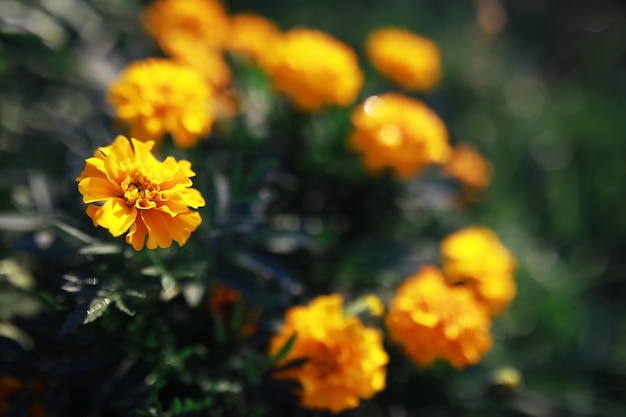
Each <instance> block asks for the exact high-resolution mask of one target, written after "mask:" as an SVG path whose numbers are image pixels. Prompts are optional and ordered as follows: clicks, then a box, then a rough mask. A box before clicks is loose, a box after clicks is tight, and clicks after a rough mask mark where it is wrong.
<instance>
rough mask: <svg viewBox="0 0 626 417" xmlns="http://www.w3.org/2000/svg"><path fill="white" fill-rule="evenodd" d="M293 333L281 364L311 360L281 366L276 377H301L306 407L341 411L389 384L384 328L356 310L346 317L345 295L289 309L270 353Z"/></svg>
mask: <svg viewBox="0 0 626 417" xmlns="http://www.w3.org/2000/svg"><path fill="white" fill-rule="evenodd" d="M294 334H296V339H295V341H294V344H293V346H292V348H291V349H290V351H289V352H288V354H287V355H286V357H284V358H283V359H281V360H280V361H279V362H278V363H277V366H281V365H284V364H286V363H288V362H291V361H293V360H295V359H302V358H306V359H307V361H306V362H305V363H304V364H303V365H302V366H299V367H292V368H289V369H286V370H280V369H279V370H277V371H276V377H277V378H279V379H286V380H296V381H298V382H299V383H300V386H301V389H300V390H299V393H300V403H301V405H302V406H303V407H306V408H310V409H319V410H330V411H331V412H333V413H340V412H341V411H344V410H347V409H350V408H355V407H357V406H358V405H359V399H367V398H370V397H372V396H373V395H374V394H376V393H377V392H379V391H381V390H383V389H384V388H385V374H386V370H385V365H386V364H387V362H388V360H389V358H388V356H387V353H386V352H385V351H384V350H383V345H382V334H381V333H380V332H379V331H378V330H376V329H372V328H368V327H365V326H363V324H362V323H361V321H360V320H359V318H358V317H356V316H350V317H346V316H345V315H344V312H343V298H342V297H341V296H340V295H328V296H320V297H317V298H315V299H314V300H313V301H311V303H310V304H309V305H308V306H296V307H293V308H291V309H290V310H289V311H287V314H286V316H285V323H284V325H283V327H282V328H281V329H280V331H279V333H278V334H276V335H275V336H274V337H273V339H272V340H271V344H270V354H272V355H274V354H276V353H277V352H278V351H280V349H281V348H282V347H283V346H284V345H285V343H287V341H288V340H289V339H290V338H291V337H292V336H293V335H294Z"/></svg>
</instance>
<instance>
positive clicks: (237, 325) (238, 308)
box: [230, 297, 245, 334]
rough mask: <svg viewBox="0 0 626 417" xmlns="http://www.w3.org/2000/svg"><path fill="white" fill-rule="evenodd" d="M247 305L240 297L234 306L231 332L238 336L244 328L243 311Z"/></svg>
mask: <svg viewBox="0 0 626 417" xmlns="http://www.w3.org/2000/svg"><path fill="white" fill-rule="evenodd" d="M244 307H245V303H244V300H243V298H241V297H239V298H238V299H237V301H236V302H235V305H234V306H233V315H232V318H231V320H230V330H231V331H232V332H233V333H235V334H237V333H239V331H240V330H241V327H242V326H243V310H244Z"/></svg>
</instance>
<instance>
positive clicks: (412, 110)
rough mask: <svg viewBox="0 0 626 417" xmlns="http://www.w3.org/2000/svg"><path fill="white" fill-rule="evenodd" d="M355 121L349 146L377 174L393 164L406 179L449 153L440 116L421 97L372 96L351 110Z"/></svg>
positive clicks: (446, 134)
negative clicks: (419, 99) (420, 99)
mask: <svg viewBox="0 0 626 417" xmlns="http://www.w3.org/2000/svg"><path fill="white" fill-rule="evenodd" d="M352 124H353V125H354V130H353V132H352V134H351V135H350V138H349V140H350V146H351V147H352V148H353V149H354V150H355V151H357V152H359V153H360V154H361V158H362V161H363V164H364V166H365V168H366V169H367V170H368V171H370V172H371V173H374V174H375V173H379V172H381V171H383V170H384V169H385V168H391V169H392V170H393V172H394V173H395V174H396V175H397V176H398V177H399V178H402V179H406V178H409V177H411V176H413V175H416V174H418V173H419V172H420V171H421V170H422V169H423V168H424V167H425V166H426V165H428V164H431V163H443V162H445V161H446V160H447V159H448V156H449V153H450V147H449V145H448V133H447V130H446V127H445V125H444V124H443V122H442V121H441V119H439V117H438V116H437V115H436V114H435V113H434V112H433V111H432V110H431V109H429V108H428V107H426V105H425V104H424V103H422V102H421V101H417V100H413V99H411V98H408V97H406V96H403V95H400V94H395V93H388V94H382V95H380V96H372V97H369V98H368V99H367V100H365V101H364V102H363V104H361V105H360V106H359V107H358V108H357V109H356V110H355V111H354V112H353V113H352Z"/></svg>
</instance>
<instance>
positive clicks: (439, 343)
mask: <svg viewBox="0 0 626 417" xmlns="http://www.w3.org/2000/svg"><path fill="white" fill-rule="evenodd" d="M385 322H386V324H387V329H388V330H389V334H390V336H391V338H392V339H393V340H394V341H395V342H396V343H398V344H399V345H400V346H401V347H402V348H403V350H404V351H405V353H406V354H407V355H408V356H409V357H410V358H411V359H412V360H413V361H414V362H415V363H417V364H418V365H419V366H421V367H427V366H429V365H431V364H432V363H433V362H434V361H435V360H437V359H444V360H446V361H448V362H450V363H451V364H452V365H453V366H454V367H455V368H457V369H462V368H464V367H465V366H467V365H472V364H476V363H478V362H479V361H480V359H481V358H482V356H483V355H484V354H485V352H487V351H488V350H489V349H490V348H491V344H492V339H491V334H490V333H489V329H490V327H491V319H490V317H489V314H488V313H487V311H486V310H485V309H484V308H483V306H482V305H481V304H480V303H478V301H477V300H476V298H474V296H473V294H472V292H471V291H470V290H469V289H467V288H465V287H457V286H453V285H450V284H448V283H447V282H446V281H445V279H444V277H443V276H442V274H441V271H439V269H437V268H436V267H434V266H425V267H423V268H422V269H420V271H419V272H418V273H417V274H415V275H414V276H412V277H410V278H408V279H407V280H406V281H405V282H404V283H403V284H402V285H400V287H399V288H398V290H397V292H396V295H395V296H394V298H393V299H392V300H391V304H390V306H389V313H388V314H387V317H386V320H385Z"/></svg>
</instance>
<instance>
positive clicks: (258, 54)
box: [226, 13, 281, 62]
mask: <svg viewBox="0 0 626 417" xmlns="http://www.w3.org/2000/svg"><path fill="white" fill-rule="evenodd" d="M280 36H281V32H280V30H279V29H278V27H277V26H276V25H275V24H274V23H272V22H270V21H269V20H267V19H266V18H264V17H262V16H258V15H255V14H252V13H240V14H236V15H234V16H232V17H231V19H230V30H229V32H228V39H227V40H226V49H227V50H229V51H231V52H233V53H235V54H238V55H243V56H245V57H249V58H251V59H252V60H253V61H255V62H259V61H260V60H261V59H262V57H263V56H264V55H265V54H266V53H267V50H268V45H272V44H273V43H274V42H276V41H278V40H279V38H280Z"/></svg>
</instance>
